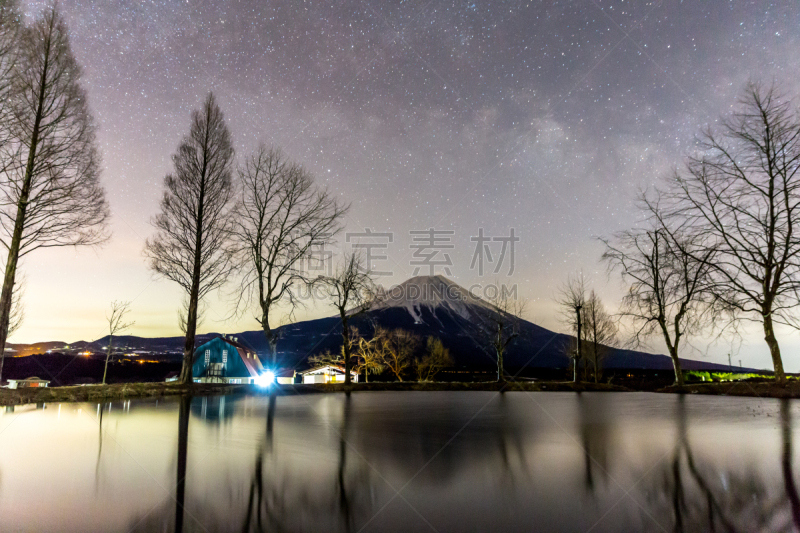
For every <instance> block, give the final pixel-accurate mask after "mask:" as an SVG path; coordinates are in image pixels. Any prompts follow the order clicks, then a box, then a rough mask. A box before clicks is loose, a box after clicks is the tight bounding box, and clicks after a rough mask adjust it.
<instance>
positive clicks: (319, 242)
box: [233, 145, 348, 366]
mask: <svg viewBox="0 0 800 533" xmlns="http://www.w3.org/2000/svg"><path fill="white" fill-rule="evenodd" d="M239 179H240V181H241V186H242V199H241V202H240V203H239V204H238V206H237V210H236V214H235V216H234V226H233V236H234V243H235V247H236V251H237V254H236V263H237V266H238V268H239V269H240V271H241V272H242V274H243V276H242V282H241V285H240V287H239V290H238V295H239V296H238V298H239V302H238V305H237V307H238V308H249V307H250V306H252V305H254V304H255V306H256V307H257V309H258V314H257V315H256V320H257V321H258V323H259V324H260V325H261V328H262V329H263V330H264V335H265V336H266V338H267V342H268V343H269V348H270V352H271V355H272V364H273V366H274V365H275V364H276V362H277V343H278V334H277V332H276V331H275V329H274V323H273V322H274V316H272V315H273V314H274V312H275V308H276V307H278V306H281V305H282V304H285V305H287V306H288V307H289V315H290V316H291V315H292V314H293V311H294V310H295V308H296V307H297V306H298V305H299V304H300V303H301V302H300V300H298V299H297V297H296V295H295V294H294V293H293V292H292V289H293V287H294V286H296V285H305V286H308V285H309V283H310V282H311V280H310V279H309V278H308V275H307V274H308V271H307V270H306V269H304V268H302V267H303V263H304V262H305V261H304V260H305V259H307V258H308V256H309V251H310V250H311V249H312V247H314V246H324V245H325V244H328V243H329V242H330V241H331V239H332V238H333V237H334V235H336V233H338V232H339V231H340V230H341V228H342V226H341V219H342V217H343V215H344V214H345V213H346V212H347V210H348V206H345V205H343V204H341V203H340V202H338V201H337V200H336V199H335V198H334V197H333V196H332V195H331V194H330V193H329V192H327V191H326V190H324V189H322V188H320V187H318V186H317V185H316V184H315V183H314V177H313V176H312V175H311V173H309V172H308V171H307V170H306V169H304V168H303V167H302V166H300V165H298V164H296V163H292V162H291V161H289V160H288V158H287V157H286V156H285V155H284V154H283V153H282V152H281V151H280V150H277V149H270V148H267V147H265V146H263V145H262V146H260V147H259V148H258V150H256V152H255V153H254V154H252V155H251V156H250V157H249V158H248V159H247V162H246V163H245V165H244V167H243V168H242V169H240V170H239Z"/></svg>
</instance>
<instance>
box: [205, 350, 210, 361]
mask: <svg viewBox="0 0 800 533" xmlns="http://www.w3.org/2000/svg"><path fill="white" fill-rule="evenodd" d="M210 362H211V350H206V364H208V363H210Z"/></svg>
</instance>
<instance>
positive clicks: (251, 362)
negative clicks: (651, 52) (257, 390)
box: [236, 346, 264, 377]
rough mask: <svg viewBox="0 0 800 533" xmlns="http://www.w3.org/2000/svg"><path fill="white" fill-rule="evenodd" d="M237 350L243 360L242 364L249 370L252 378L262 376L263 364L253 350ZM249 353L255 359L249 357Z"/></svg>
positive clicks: (237, 348)
mask: <svg viewBox="0 0 800 533" xmlns="http://www.w3.org/2000/svg"><path fill="white" fill-rule="evenodd" d="M236 350H237V351H238V353H239V357H241V358H242V362H243V363H244V366H245V367H246V368H247V371H248V372H250V375H251V376H252V377H258V375H259V374H261V371H262V370H263V369H264V366H263V365H262V364H261V360H260V359H259V358H258V355H256V353H255V352H254V351H253V350H245V349H244V348H239V347H238V346H237V347H236ZM247 352H249V353H251V354H252V355H253V357H247Z"/></svg>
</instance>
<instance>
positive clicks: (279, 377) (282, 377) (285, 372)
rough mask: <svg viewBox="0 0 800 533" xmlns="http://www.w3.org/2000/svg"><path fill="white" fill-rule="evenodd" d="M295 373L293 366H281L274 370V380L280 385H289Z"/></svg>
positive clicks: (292, 381)
mask: <svg viewBox="0 0 800 533" xmlns="http://www.w3.org/2000/svg"><path fill="white" fill-rule="evenodd" d="M296 375H297V372H295V370H294V368H281V369H280V370H277V371H275V381H276V382H277V383H278V384H280V385H291V384H293V383H294V378H295V376H296Z"/></svg>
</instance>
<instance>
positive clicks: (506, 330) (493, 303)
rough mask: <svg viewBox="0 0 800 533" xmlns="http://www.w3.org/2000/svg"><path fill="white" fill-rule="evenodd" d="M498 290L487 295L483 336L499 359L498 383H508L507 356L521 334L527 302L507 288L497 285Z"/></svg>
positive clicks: (483, 317) (483, 316) (483, 314)
mask: <svg viewBox="0 0 800 533" xmlns="http://www.w3.org/2000/svg"><path fill="white" fill-rule="evenodd" d="M496 286H497V287H496V288H497V290H496V291H495V292H494V293H493V294H492V295H487V298H486V300H487V301H488V302H489V304H490V305H489V306H488V308H487V309H486V310H485V311H484V312H483V313H482V317H481V318H482V319H483V325H482V329H483V336H484V338H485V339H486V341H487V343H488V344H489V346H491V348H492V350H493V351H494V353H495V357H496V359H497V382H498V383H505V382H506V372H505V354H506V350H507V349H508V347H509V346H510V345H511V343H513V342H514V341H515V340H516V339H517V337H519V334H520V322H521V321H522V317H523V316H524V315H525V312H526V308H527V301H525V300H519V299H517V298H515V297H514V295H513V294H512V293H510V291H508V290H507V288H506V287H505V286H502V287H501V286H499V284H496Z"/></svg>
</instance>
